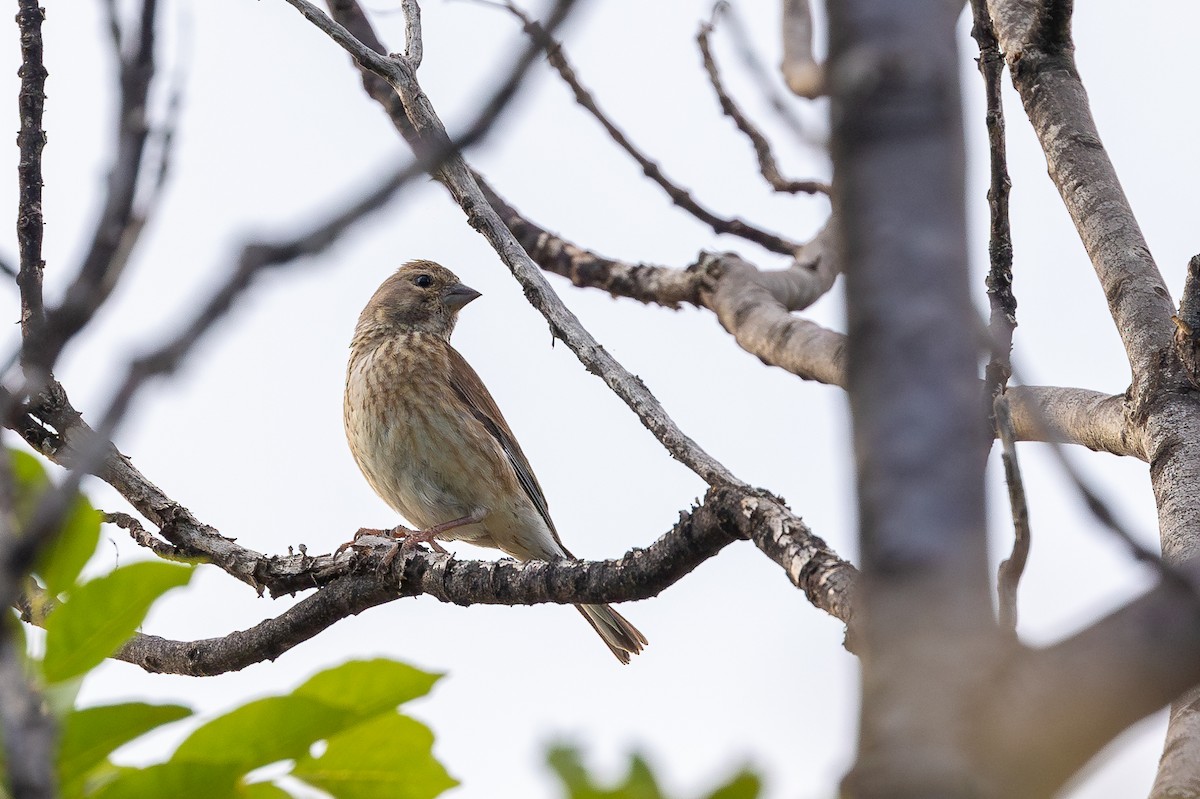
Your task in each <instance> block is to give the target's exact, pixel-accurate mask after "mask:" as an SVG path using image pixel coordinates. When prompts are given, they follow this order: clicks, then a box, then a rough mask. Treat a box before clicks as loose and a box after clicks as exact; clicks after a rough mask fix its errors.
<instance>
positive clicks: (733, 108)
mask: <svg viewBox="0 0 1200 799" xmlns="http://www.w3.org/2000/svg"><path fill="white" fill-rule="evenodd" d="M793 4H798V5H803V6H805V8H806V9H807V3H806V2H805V1H804V0H789V2H786V3H785V4H784V8H785V10H784V14H785V19H786V14H787V7H788V6H789V5H793ZM722 9H723V6H721V5H719V4H718V5H717V7H716V8H715V9H714V10H713V18H712V21H710V22H704V23H701V24H700V31H699V33H697V34H696V43H697V44H698V45H699V46H700V56H701V58H702V60H703V62H704V71H705V72H707V73H708V81H709V83H711V84H712V87H713V91H714V92H716V94H717V102H719V103H720V104H721V112H722V113H724V114H725V116H727V117H729V118H730V119H732V120H733V124H735V125H737V129H738V130H740V131H741V132H742V133H743V134H745V136H746V138H747V139H749V140H750V146H751V147H753V148H754V155H755V156H756V157H757V159H758V171H759V173H760V174H761V175H762V176H763V179H764V180H766V181H767V183H769V184H770V185H771V188H773V189H775V191H779V192H787V193H789V194H797V193H801V192H803V193H805V194H817V193H820V194H826V195H827V194H829V192H830V187H829V184H828V183H824V182H822V181H819V180H789V179H787V178H785V177H784V176H783V175H782V174H781V173H780V171H779V164H778V163H777V162H776V161H775V154H774V153H773V152H772V151H771V143H770V142H769V141H767V137H766V136H764V135H763V133H762V131H761V130H759V129H758V126H757V125H755V124H754V123H753V122H751V121H750V118H749V117H747V116H746V114H745V113H744V112H743V111H742V109H741V108H739V107H738V104H737V103H736V102H734V100H733V97H731V96H730V94H729V92H728V91H727V90H726V89H725V84H724V82H723V81H722V80H721V72H720V70H719V69H718V68H717V62H716V59H715V58H713V54H712V48H711V46H710V44H709V39H710V38H711V36H712V32H713V28H714V27H715V26H716V21H717V16H718V14H719V13H720V11H721V10H722ZM785 25H786V23H785ZM784 35H785V41H786V37H787V34H786V30H785V34H784ZM784 50H785V53H784V74H785V76H786V75H787V67H788V58H787V48H786V46H785V48H784Z"/></svg>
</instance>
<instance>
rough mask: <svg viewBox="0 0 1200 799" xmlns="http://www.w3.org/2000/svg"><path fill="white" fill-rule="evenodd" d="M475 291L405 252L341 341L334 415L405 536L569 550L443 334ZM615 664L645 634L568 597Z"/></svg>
mask: <svg viewBox="0 0 1200 799" xmlns="http://www.w3.org/2000/svg"><path fill="white" fill-rule="evenodd" d="M477 297H479V292H477V291H475V290H474V289H472V288H468V287H467V286H464V285H463V284H462V283H460V282H459V280H458V278H457V277H456V276H455V275H454V273H453V272H451V271H450V270H448V269H446V268H445V267H442V266H439V265H438V264H435V263H433V262H432V261H410V262H409V263H407V264H405V265H404V266H402V267H400V269H399V270H398V271H397V272H396V273H395V274H394V275H392V276H391V277H389V278H388V279H387V280H385V281H384V282H383V284H382V285H381V286H380V287H379V288H378V289H377V290H376V291H375V294H374V295H373V296H372V297H371V300H370V301H369V302H368V303H367V307H366V308H364V309H363V312H362V314H360V315H359V317H358V324H357V326H356V327H355V328H354V339H353V341H351V343H350V364H349V366H348V368H347V371H346V397H345V405H344V406H343V418H344V421H345V424H346V438H347V440H348V441H349V442H350V451H351V452H352V453H353V454H354V460H355V461H357V462H358V467H359V468H360V469H361V470H362V473H363V475H364V476H365V477H366V478H367V482H368V483H370V484H371V488H373V489H375V493H376V494H378V495H379V496H380V497H381V498H382V499H383V501H384V502H386V503H387V504H388V505H390V506H391V507H392V508H394V509H395V510H396V511H397V512H398V513H399V514H400V515H401V516H403V517H404V518H405V519H407V520H408V521H409V522H411V523H412V524H415V525H417V526H418V527H420V528H421V529H420V530H419V531H416V532H414V531H409V530H406V529H405V528H399V527H398V528H396V530H395V531H393V532H394V534H395V535H397V536H398V537H400V536H405V537H407V542H413V541H425V542H429V543H431V544H433V546H435V547H437V542H436V539H438V538H440V539H443V540H455V539H458V540H463V541H468V542H470V543H472V544H478V545H480V546H488V547H495V548H497V549H499V550H501V551H503V552H506V553H507V554H509V555H511V556H512V557H514V558H516V559H517V560H535V559H536V560H554V559H555V558H571V557H573V556H572V555H571V553H570V552H568V551H567V549H566V547H564V546H563V545H562V541H560V540H559V538H558V533H557V531H555V529H554V522H552V521H551V520H550V511H549V510H548V509H547V507H546V497H545V495H544V494H543V493H542V488H541V486H540V485H538V481H537V478H536V477H534V476H533V469H532V468H530V466H529V461H528V460H526V459H525V454H524V453H523V452H521V447H520V445H518V444H517V439H516V438H515V437H514V436H513V433H512V431H511V430H510V429H509V428H508V423H507V422H505V421H504V417H503V416H502V415H501V414H500V409H499V408H497V407H496V401H495V400H493V399H492V395H491V394H489V393H488V390H487V388H485V387H484V385H483V381H481V380H480V379H479V375H477V374H475V370H474V369H472V368H471V367H470V366H469V365H468V364H467V362H466V361H465V360H463V357H462V356H461V355H459V354H458V351H457V350H455V349H454V348H453V347H451V346H450V333H451V332H452V331H453V330H454V323H455V322H456V321H457V319H458V312H459V311H460V310H461V309H462V308H463V306H465V305H466V304H467V303H469V302H471V301H472V300H474V299H476V298H477ZM576 607H577V608H579V611H580V612H581V613H582V614H583V616H584V618H585V619H587V620H588V623H589V624H591V625H592V627H593V628H594V629H595V630H596V632H597V633H599V634H600V637H601V638H602V639H604V643H605V644H607V645H608V648H609V649H611V650H612V653H613V654H614V655H616V656H617V659H618V660H620V661H621V662H622V663H628V662H629V657H630V655H635V654H637V653H638V652H640V651H641V650H642V647H643V646H645V645H646V639H645V637H644V636H643V635H642V634H641V633H640V632H638V630H637V628H635V627H634V626H633V625H632V624H630V623H629V622H628V621H626V620H625V619H624V618H623V617H622V616H621V615H620V614H619V613H617V612H616V611H615V610H613V609H612V608H611V607H609V606H608V605H577V606H576Z"/></svg>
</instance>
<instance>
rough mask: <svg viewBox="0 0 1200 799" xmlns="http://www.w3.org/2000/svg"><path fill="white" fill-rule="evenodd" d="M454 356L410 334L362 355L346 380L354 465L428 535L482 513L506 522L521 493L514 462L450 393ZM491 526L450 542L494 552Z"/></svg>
mask: <svg viewBox="0 0 1200 799" xmlns="http://www.w3.org/2000/svg"><path fill="white" fill-rule="evenodd" d="M446 346H448V345H446V344H445V343H444V342H443V341H442V340H441V339H438V338H436V337H433V336H427V335H423V334H411V335H409V336H405V337H401V338H399V339H397V340H395V341H392V342H388V343H386V344H384V345H381V346H378V347H375V348H373V349H370V350H367V351H362V352H356V353H354V354H353V355H352V357H351V360H350V365H349V369H348V372H347V375H346V395H345V404H344V409H343V410H344V421H345V426H346V438H347V440H348V441H349V444H350V450H351V452H352V453H353V455H354V459H355V460H356V461H357V463H358V466H359V468H360V469H361V470H362V472H363V475H364V476H365V477H366V479H367V482H368V483H369V484H370V485H371V488H373V489H374V490H375V493H377V494H378V495H379V496H380V497H381V498H382V499H383V500H384V501H385V502H386V503H388V505H390V506H391V507H392V508H394V509H395V510H396V511H397V512H399V513H400V514H401V515H402V516H404V518H405V519H407V520H408V521H409V522H410V523H412V524H414V525H417V526H418V527H420V528H428V527H431V526H433V525H435V524H440V523H442V522H446V521H451V520H453V519H458V518H462V517H464V516H467V515H470V514H471V513H473V512H475V511H476V510H483V511H485V512H487V513H488V514H489V516H491V517H492V518H493V519H497V516H498V515H503V506H504V504H505V497H506V496H509V497H511V496H512V492H513V491H514V490H515V491H517V492H519V491H520V487H519V485H518V484H517V482H516V476H515V473H514V472H513V470H512V467H511V465H510V464H509V463H508V460H507V456H505V454H504V452H503V450H502V449H501V447H500V446H499V444H498V443H497V442H496V441H495V439H494V438H493V437H492V436H491V434H490V433H489V432H488V431H487V429H486V428H485V427H484V426H483V425H482V424H481V423H480V422H479V421H478V420H477V419H476V418H475V417H474V415H473V414H472V413H471V412H470V409H469V408H467V407H466V406H465V405H464V404H463V402H462V400H461V399H460V398H459V397H458V395H457V394H456V393H455V392H454V390H453V388H452V387H451V385H450V382H449V379H448V376H449V360H448V357H447V355H446V353H445V349H444V348H445V347H446ZM497 520H498V519H497ZM487 526H488V525H487V522H486V521H485V523H484V524H477V525H470V526H466V527H460V528H455V529H454V530H453V531H452V532H451V534H450V536H449V537H454V538H464V539H466V540H478V541H480V543H490V542H489V541H485V540H483V539H486V538H488V537H489V536H488V531H487Z"/></svg>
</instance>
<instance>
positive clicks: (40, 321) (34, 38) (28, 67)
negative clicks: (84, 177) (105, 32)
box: [17, 0, 47, 364]
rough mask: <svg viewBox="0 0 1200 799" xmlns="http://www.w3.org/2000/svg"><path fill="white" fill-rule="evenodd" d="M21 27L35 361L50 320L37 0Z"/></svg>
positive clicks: (23, 273) (24, 208)
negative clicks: (44, 280)
mask: <svg viewBox="0 0 1200 799" xmlns="http://www.w3.org/2000/svg"><path fill="white" fill-rule="evenodd" d="M18 8H19V10H18V12H17V26H18V27H19V28H20V32H21V68H20V69H19V70H18V74H19V75H20V78H21V89H20V91H19V93H18V94H17V108H18V111H19V113H20V117H21V129H20V132H19V133H18V134H17V147H18V149H19V150H20V160H19V161H18V162H17V183H18V201H17V205H18V208H17V244H18V246H19V247H20V259H21V263H20V271H19V272H18V273H17V285H18V286H19V287H20V289H21V339H22V342H23V344H22V349H21V362H22V363H23V364H25V363H29V362H31V361H32V360H33V353H32V351H31V349H30V348H31V346H32V342H33V341H36V340H37V337H38V336H39V335H40V334H41V330H42V327H43V326H44V324H45V314H46V309H45V305H44V303H43V299H42V269H43V267H44V266H45V262H44V261H43V260H42V231H43V227H44V223H43V219H42V148H43V147H45V146H46V133H45V131H43V130H42V110H43V107H44V105H45V102H46V74H47V73H46V67H45V66H44V65H43V64H42V20H43V19H44V17H45V14H44V12H43V11H42V8H41V6H39V5H38V2H37V0H20V5H19V6H18Z"/></svg>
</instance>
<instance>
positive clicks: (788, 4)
mask: <svg viewBox="0 0 1200 799" xmlns="http://www.w3.org/2000/svg"><path fill="white" fill-rule="evenodd" d="M782 29H783V61H782V63H780V65H779V69H780V71H781V72H782V73H783V80H784V82H785V83H786V84H787V87H788V88H789V89H791V90H792V93H793V94H796V95H799V96H800V97H805V98H807V99H809V100H812V99H814V98H816V97H820V96H821V95H822V94H823V93H824V91H825V88H824V87H825V76H824V73H823V71H822V69H821V65H820V64H818V63H817V59H816V58H815V57H814V56H813V21H812V9H811V8H810V7H809V4H808V0H783V25H782Z"/></svg>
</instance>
